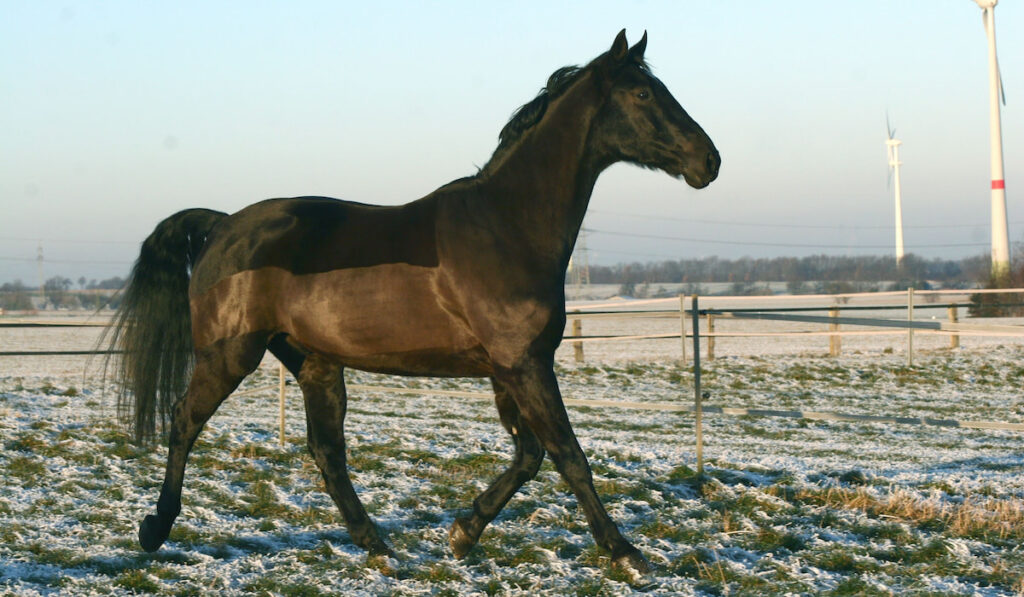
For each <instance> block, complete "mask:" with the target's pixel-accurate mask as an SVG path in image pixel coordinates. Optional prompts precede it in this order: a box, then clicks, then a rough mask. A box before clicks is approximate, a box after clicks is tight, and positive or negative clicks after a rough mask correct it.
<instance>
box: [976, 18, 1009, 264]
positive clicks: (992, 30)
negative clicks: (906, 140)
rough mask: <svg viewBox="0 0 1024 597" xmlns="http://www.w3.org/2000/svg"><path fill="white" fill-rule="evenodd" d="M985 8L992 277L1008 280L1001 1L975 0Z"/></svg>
mask: <svg viewBox="0 0 1024 597" xmlns="http://www.w3.org/2000/svg"><path fill="white" fill-rule="evenodd" d="M974 1H975V3H977V5H978V6H979V7H980V8H981V11H982V13H981V17H982V20H983V21H984V23H985V35H986V36H987V37H988V81H989V108H990V110H989V126H990V128H991V145H992V278H993V279H994V280H1005V279H1006V277H1007V276H1008V275H1009V273H1010V232H1009V228H1008V226H1007V224H1006V182H1005V180H1004V179H1003V136H1002V125H1001V123H1000V115H999V100H1000V98H1002V100H1003V104H1006V96H1005V95H1003V93H1002V91H1003V81H1002V77H1001V76H1000V75H999V59H998V58H997V57H996V18H995V9H996V4H997V3H998V2H999V0H974Z"/></svg>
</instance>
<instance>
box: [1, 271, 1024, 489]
mask: <svg viewBox="0 0 1024 597" xmlns="http://www.w3.org/2000/svg"><path fill="white" fill-rule="evenodd" d="M1014 290H1020V291H1024V289H1014ZM930 292H931V293H932V294H939V293H943V292H944V291H930ZM955 292H957V293H960V294H962V291H955ZM999 292H1011V291H999ZM945 293H946V294H950V293H951V292H949V291H945ZM863 294H865V293H859V294H858V295H861V296H863ZM869 294H871V295H872V296H881V295H892V296H896V295H899V294H902V293H899V292H892V293H869ZM919 294H921V293H919ZM824 296H828V297H830V298H833V299H834V298H835V297H836V296H841V295H824ZM849 296H857V295H849ZM906 296H907V297H908V307H909V309H908V311H909V312H910V313H911V314H912V309H913V306H914V303H913V300H914V290H913V289H908V290H907V293H906ZM729 298H730V299H736V298H748V297H729ZM749 298H761V299H764V298H769V297H749ZM786 298H791V297H786ZM803 298H806V295H805V296H804V297H803ZM668 300H671V301H673V302H677V304H678V305H679V310H678V311H656V312H650V311H626V312H614V313H609V312H604V313H589V314H584V313H581V312H576V313H568V314H567V317H570V318H571V317H577V318H582V317H584V316H587V315H589V316H590V317H613V316H614V317H649V318H650V317H653V318H676V317H678V318H679V320H680V333H678V334H677V333H667V334H643V335H630V336H591V337H583V336H582V326H577V325H575V324H574V325H573V331H574V332H575V333H576V335H575V336H569V337H567V338H564V339H566V340H570V341H572V342H573V344H575V345H576V346H577V354H578V355H580V357H582V348H579V347H580V346H581V343H582V342H587V341H591V342H593V341H610V340H638V339H668V338H680V339H683V343H682V345H683V361H682V362H685V359H686V350H685V338H686V337H692V338H693V375H694V405H693V406H688V405H683V404H674V403H644V402H626V401H609V400H584V399H572V398H565V399H563V402H564V403H565V404H566V405H567V406H585V407H599V408H602V407H610V408H625V409H644V410H660V411H667V412H693V413H694V415H695V429H696V441H697V468H698V471H701V470H702V469H703V457H702V455H703V427H702V416H703V413H704V412H708V413H715V414H723V415H734V416H762V417H788V418H804V419H816V420H831V421H846V422H873V423H900V424H920V425H933V426H941V427H962V428H975V429H1002V430H1013V431H1024V423H1008V422H998V421H959V420H949V419H932V418H928V417H898V416H890V415H863V414H844V413H832V412H815V411H783V410H771V409H747V408H731V407H706V408H705V407H704V406H703V404H702V401H703V398H704V397H705V396H704V394H703V393H702V391H701V387H700V373H701V367H700V336H701V332H700V316H704V317H706V318H707V319H708V322H709V324H710V323H711V322H712V321H713V319H712V318H713V317H716V316H717V317H731V318H736V319H765V320H774V321H792V322H798V323H818V324H829V325H831V326H836V327H838V325H840V324H846V325H856V326H871V327H889V328H897V329H901V330H906V331H907V333H908V348H909V349H910V350H909V351H908V363H911V362H912V355H913V352H912V341H913V340H912V336H910V335H909V334H912V333H913V332H914V330H920V331H923V332H929V333H950V334H959V333H965V332H966V333H973V334H979V335H980V334H984V335H990V334H991V335H1013V336H1022V335H1024V326H1006V325H991V324H988V325H976V324H962V323H955V322H951V323H943V322H938V321H912V320H905V321H900V320H890V319H874V318H865V317H841V316H838V315H836V314H837V313H838V312H839V311H840V310H841V309H842V308H843V307H842V306H839V305H830V306H828V307H824V308H821V309H812V308H808V309H801V310H821V311H824V310H829V311H830V313H831V315H829V316H818V315H800V314H794V313H792V312H788V313H787V312H782V311H783V310H781V309H774V310H773V309H761V310H753V309H704V310H700V309H698V308H697V307H698V297H697V295H693V296H691V297H690V306H691V308H690V309H689V310H687V309H686V308H685V306H686V301H685V297H682V296H680V297H677V298H673V299H655V300H652V301H644V302H643V303H646V304H655V303H658V302H667V301H668ZM633 304H634V305H635V304H638V303H633ZM598 306H605V305H597V306H595V307H598ZM875 309H876V310H881V309H879V308H878V307H875ZM787 311H792V309H787ZM687 315H689V316H690V317H691V318H692V331H691V332H690V333H689V334H687V333H686V319H687ZM23 323H24V322H10V324H9V325H7V326H6V327H17V326H19V325H21V324H23ZM29 323H34V324H35V325H24V326H23V327H46V326H50V327H62V326H78V327H88V326H101V325H104V324H97V323H86V324H72V323H63V322H60V323H56V324H55V323H44V322H29ZM853 333H859V334H864V333H865V332H853ZM873 333H890V334H891V333H902V332H891V331H885V332H873ZM769 334H770V335H772V336H783V335H788V336H792V335H797V336H802V335H811V334H815V333H814V332H774V333H760V334H751V333H723V332H718V333H716V334H709V335H708V338H709V346H708V353H709V357H711V355H712V354H713V353H712V350H713V348H712V345H711V344H710V343H711V342H713V341H714V338H715V336H739V335H745V336H753V335H769ZM842 334H844V332H841V331H838V330H837V329H832V330H829V331H827V332H822V333H817V334H815V335H829V336H833V337H838V336H839V335H842ZM118 352H121V351H32V352H28V351H6V352H0V356H28V355H31V356H44V355H58V354H61V355H86V354H116V353H118ZM279 371H280V380H279V384H278V385H277V387H278V393H279V400H280V441H281V442H282V444H283V443H284V441H285V438H284V431H285V424H284V423H285V394H286V384H285V374H284V366H283V365H280V366H279ZM273 387H274V386H267V387H259V388H252V389H249V390H245V391H242V392H237V394H239V395H241V394H253V393H258V392H261V391H265V390H267V389H272V388H273ZM349 388H350V389H353V390H357V391H385V392H394V393H400V394H432V395H442V396H450V397H460V398H469V399H479V400H483V399H486V400H488V401H489V400H491V399H492V398H493V396H492V395H491V394H489V393H481V392H467V391H460V390H432V389H423V388H398V387H388V386H367V385H351V386H349Z"/></svg>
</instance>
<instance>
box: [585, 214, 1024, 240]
mask: <svg viewBox="0 0 1024 597" xmlns="http://www.w3.org/2000/svg"><path fill="white" fill-rule="evenodd" d="M587 211H588V213H597V214H605V215H609V216H625V217H631V218H642V219H647V220H663V221H664V220H667V221H672V222H688V223H693V224H715V225H720V226H750V227H755V228H809V229H825V230H892V229H894V228H895V226H852V225H846V224H843V225H839V224H774V223H764V222H736V221H733V220H705V219H700V218H679V217H672V216H659V215H651V214H637V213H627V212H619V211H609V210H604V209H589V210H587ZM1012 224H1013V225H1014V226H1021V225H1024V222H1013V223H1012ZM987 227H988V224H987V223H978V224H922V225H918V226H904V228H915V229H944V228H987ZM986 246H987V245H986Z"/></svg>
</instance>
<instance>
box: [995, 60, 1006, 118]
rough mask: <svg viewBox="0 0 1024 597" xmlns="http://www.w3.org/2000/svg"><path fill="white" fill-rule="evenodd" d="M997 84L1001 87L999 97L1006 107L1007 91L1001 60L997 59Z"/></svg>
mask: <svg viewBox="0 0 1024 597" xmlns="http://www.w3.org/2000/svg"><path fill="white" fill-rule="evenodd" d="M996 82H997V83H998V85H999V97H1000V98H1002V100H1003V105H1004V106H1005V105H1006V90H1005V89H1004V88H1003V71H1002V70H1001V69H1000V68H999V58H998V57H997V58H996Z"/></svg>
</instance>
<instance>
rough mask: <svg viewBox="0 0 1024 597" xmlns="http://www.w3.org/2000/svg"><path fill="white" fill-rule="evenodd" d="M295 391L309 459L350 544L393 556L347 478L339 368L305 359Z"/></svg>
mask: <svg viewBox="0 0 1024 597" xmlns="http://www.w3.org/2000/svg"><path fill="white" fill-rule="evenodd" d="M299 387H301V388H302V395H303V397H304V398H305V401H306V434H307V441H308V442H309V451H310V453H311V454H312V455H313V459H314V460H315V461H316V464H317V466H318V467H320V472H321V473H323V476H324V482H325V483H326V485H327V493H329V494H330V495H331V498H332V499H333V500H334V503H335V504H337V506H338V509H339V510H341V514H342V516H343V517H344V518H345V526H347V527H348V532H349V534H350V535H351V536H352V541H353V542H354V543H355V544H356V545H359V546H360V547H362V548H363V549H365V550H367V551H368V552H370V555H371V556H377V555H388V556H393V555H394V553H393V552H392V551H391V548H389V547H388V546H387V544H386V543H384V540H383V539H381V537H380V533H379V532H378V531H377V526H376V525H374V524H373V521H372V520H370V517H369V516H368V515H367V514H366V509H365V508H363V504H362V502H360V501H359V496H358V495H356V490H355V488H353V487H352V481H351V479H349V476H348V464H347V461H346V457H345V429H344V427H345V411H346V407H347V401H348V397H347V395H346V392H345V378H344V376H343V371H342V368H341V367H340V366H338V365H336V364H334V363H331V362H329V361H328V360H327V359H324V358H322V357H319V356H316V355H311V356H308V357H306V359H305V361H304V362H303V363H302V369H301V370H300V372H299Z"/></svg>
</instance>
